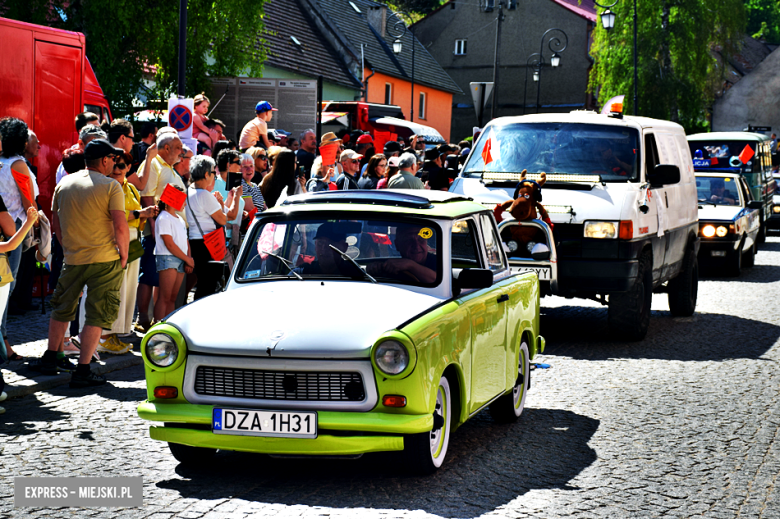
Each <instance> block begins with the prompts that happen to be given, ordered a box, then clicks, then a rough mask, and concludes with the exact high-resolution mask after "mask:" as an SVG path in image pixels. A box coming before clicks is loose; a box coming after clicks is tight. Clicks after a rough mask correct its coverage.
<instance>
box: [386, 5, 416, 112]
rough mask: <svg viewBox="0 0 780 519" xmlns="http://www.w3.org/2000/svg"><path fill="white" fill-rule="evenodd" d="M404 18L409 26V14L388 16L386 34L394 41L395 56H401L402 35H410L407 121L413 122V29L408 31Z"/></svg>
mask: <svg viewBox="0 0 780 519" xmlns="http://www.w3.org/2000/svg"><path fill="white" fill-rule="evenodd" d="M393 18H395V21H392V22H391V20H393ZM404 18H405V19H406V20H409V25H411V21H412V18H411V16H409V13H407V12H405V11H399V12H393V13H391V14H390V16H388V17H387V34H388V35H390V37H391V38H394V39H395V41H393V54H395V55H396V56H398V55H399V54H401V52H403V50H404V44H403V42H402V41H401V40H402V38H403V37H404V35H405V34H406V33H407V32H408V33H410V34H411V35H412V95H411V99H410V101H411V102H410V103H409V121H410V122H414V48H415V47H416V45H415V44H414V43H415V40H414V29H409V26H407V25H406V22H405V21H404Z"/></svg>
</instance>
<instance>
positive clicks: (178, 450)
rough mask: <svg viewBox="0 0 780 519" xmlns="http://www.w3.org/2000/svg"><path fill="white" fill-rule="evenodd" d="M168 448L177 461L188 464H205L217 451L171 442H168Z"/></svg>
mask: <svg viewBox="0 0 780 519" xmlns="http://www.w3.org/2000/svg"><path fill="white" fill-rule="evenodd" d="M168 448H169V449H171V454H173V457H174V458H176V460H177V461H179V463H181V464H182V465H188V466H196V465H197V466H203V465H207V464H208V463H210V462H211V461H212V460H213V458H214V454H215V453H216V452H217V449H207V448H205V447H190V446H189V445H182V444H181V443H171V442H168Z"/></svg>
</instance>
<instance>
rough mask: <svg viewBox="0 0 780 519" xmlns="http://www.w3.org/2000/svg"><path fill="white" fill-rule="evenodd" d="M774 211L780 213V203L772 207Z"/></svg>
mask: <svg viewBox="0 0 780 519" xmlns="http://www.w3.org/2000/svg"><path fill="white" fill-rule="evenodd" d="M772 212H773V213H775V214H777V213H780V205H776V206H774V207H773V208H772Z"/></svg>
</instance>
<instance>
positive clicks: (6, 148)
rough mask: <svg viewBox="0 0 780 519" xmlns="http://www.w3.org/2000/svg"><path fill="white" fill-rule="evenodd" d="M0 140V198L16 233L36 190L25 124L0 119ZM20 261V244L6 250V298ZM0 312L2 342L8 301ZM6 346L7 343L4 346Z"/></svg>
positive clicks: (32, 203) (15, 120) (6, 118)
mask: <svg viewBox="0 0 780 519" xmlns="http://www.w3.org/2000/svg"><path fill="white" fill-rule="evenodd" d="M0 139H2V144H3V146H2V151H0V197H2V199H3V201H4V202H5V206H6V208H7V209H8V213H9V214H10V215H11V218H12V219H13V220H14V224H16V229H17V230H19V229H20V228H21V227H22V224H24V222H25V221H26V220H27V214H26V213H27V209H28V208H30V207H35V205H34V200H32V197H33V196H34V195H33V193H34V192H35V188H34V187H33V181H32V177H31V176H30V170H29V169H28V168H27V163H26V162H25V161H24V150H25V148H26V147H27V141H28V140H29V133H28V128H27V124H25V122H24V121H22V120H21V119H16V118H15V117H4V118H2V119H0ZM12 170H13V171H16V172H17V177H18V178H19V180H17V179H16V178H14V174H13V172H12ZM24 178H26V180H24ZM19 181H21V182H24V184H26V185H23V184H20V183H19ZM24 188H26V189H25V190H26V191H27V192H28V193H29V196H30V198H27V197H25V196H22V190H23V189H24ZM21 260H22V246H21V244H19V246H18V247H16V248H15V249H13V250H11V251H8V263H9V265H10V266H11V272H12V274H13V276H14V281H12V282H11V288H10V291H9V299H10V295H11V293H13V291H14V287H15V286H16V274H17V273H18V271H19V263H20V262H21ZM0 311H1V312H2V314H3V317H2V319H3V321H2V324H1V325H0V332H1V333H2V334H3V339H5V337H7V333H6V329H5V322H6V318H7V315H8V300H6V302H5V305H4V306H3V308H0ZM8 346H9V345H8V342H7V341H6V347H8Z"/></svg>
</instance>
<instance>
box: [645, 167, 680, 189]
mask: <svg viewBox="0 0 780 519" xmlns="http://www.w3.org/2000/svg"><path fill="white" fill-rule="evenodd" d="M647 180H648V181H649V182H650V187H663V186H666V185H669V184H677V183H679V182H680V168H678V167H677V166H676V165H674V164H657V165H656V166H655V169H653V171H652V172H651V173H650V175H649V176H648V179H647Z"/></svg>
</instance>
